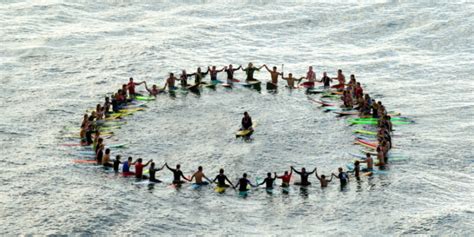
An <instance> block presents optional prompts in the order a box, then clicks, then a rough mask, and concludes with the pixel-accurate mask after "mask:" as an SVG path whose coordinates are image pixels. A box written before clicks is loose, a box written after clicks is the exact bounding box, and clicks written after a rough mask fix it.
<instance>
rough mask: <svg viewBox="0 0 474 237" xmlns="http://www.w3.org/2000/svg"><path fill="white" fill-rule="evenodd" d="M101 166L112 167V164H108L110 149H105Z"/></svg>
mask: <svg viewBox="0 0 474 237" xmlns="http://www.w3.org/2000/svg"><path fill="white" fill-rule="evenodd" d="M102 165H103V166H105V167H112V166H113V164H112V163H110V149H109V148H107V149H105V154H104V156H103V157H102Z"/></svg>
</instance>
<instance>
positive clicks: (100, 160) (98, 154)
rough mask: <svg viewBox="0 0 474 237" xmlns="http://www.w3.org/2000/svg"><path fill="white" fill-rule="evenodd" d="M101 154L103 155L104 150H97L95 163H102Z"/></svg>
mask: <svg viewBox="0 0 474 237" xmlns="http://www.w3.org/2000/svg"><path fill="white" fill-rule="evenodd" d="M102 156H104V151H103V150H99V151H97V164H102Z"/></svg>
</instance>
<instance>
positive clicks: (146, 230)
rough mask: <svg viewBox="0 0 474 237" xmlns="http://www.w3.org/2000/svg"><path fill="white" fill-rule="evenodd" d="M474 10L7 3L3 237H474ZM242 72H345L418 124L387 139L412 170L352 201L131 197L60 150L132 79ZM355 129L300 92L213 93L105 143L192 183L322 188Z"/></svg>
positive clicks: (328, 195)
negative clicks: (273, 178)
mask: <svg viewBox="0 0 474 237" xmlns="http://www.w3.org/2000/svg"><path fill="white" fill-rule="evenodd" d="M473 12H474V5H473V4H472V2H469V1H459V2H457V1H446V2H434V1H419V2H411V1H370V2H358V1H340V2H332V1H314V2H313V1H296V2H286V1H245V2H240V1H226V2H220V1H177V2H175V1H173V2H171V1H170V2H168V1H163V2H157V3H155V2H145V3H136V2H128V1H110V2H102V3H100V2H99V3H97V2H62V1H38V2H16V1H9V2H2V3H1V4H0V36H1V37H0V46H1V47H0V80H1V83H0V85H1V88H0V89H1V91H2V93H0V108H1V109H2V111H3V113H2V114H1V116H0V146H1V150H2V152H1V155H0V161H1V163H2V169H1V170H2V171H1V172H0V180H1V185H0V234H1V235H16V234H85V235H88V234H107V235H115V234H132V235H142V234H148V235H244V234H246V235H251V234H255V235H364V236H367V235H380V234H387V235H405V234H410V235H411V234H433V235H445V236H452V235H465V236H470V235H473V234H474V230H473V229H474V228H473V226H474V204H473V193H474V187H473V181H474V180H473V174H474V172H473V167H474V152H473V148H472V147H473V145H474V119H473V118H474V102H473V101H474V93H473V90H474V78H473V74H474V67H473V65H474V37H473V35H474V32H473V31H474V30H473V29H474V27H473V25H474V14H473ZM248 62H253V63H254V64H257V65H261V64H263V63H265V64H268V65H269V66H270V65H277V66H278V67H281V65H282V64H284V71H285V72H293V74H295V75H298V76H300V75H301V76H303V75H304V73H305V71H306V69H307V67H308V66H309V65H312V66H313V67H314V68H315V71H316V73H317V74H318V77H321V73H322V72H323V71H327V72H328V73H329V75H331V76H334V75H335V73H336V70H337V69H339V68H341V69H343V71H344V72H345V74H346V76H347V77H348V76H349V75H350V74H355V75H356V77H357V79H358V80H360V81H361V82H362V83H363V85H364V87H365V90H366V91H368V92H370V94H371V95H372V96H373V97H375V98H377V99H380V100H382V101H383V103H384V104H385V105H386V106H387V108H388V109H389V110H394V111H397V112H401V113H402V115H405V116H409V117H410V118H412V119H414V120H415V121H416V123H415V124H413V125H406V126H397V127H396V129H397V132H398V133H399V134H400V136H397V137H394V145H395V146H396V147H397V148H395V149H394V152H396V153H398V154H401V155H403V156H406V157H409V158H410V159H409V160H408V161H405V162H399V163H393V164H391V165H390V167H389V171H388V174H387V175H379V176H374V177H371V178H363V179H362V180H361V181H360V182H357V181H355V180H352V181H351V182H350V184H349V185H348V188H347V189H346V190H344V191H341V190H340V188H339V185H338V183H337V182H335V181H333V183H332V184H331V185H330V187H328V188H327V189H324V190H322V189H320V188H319V185H317V180H316V179H315V178H314V176H313V177H311V178H310V181H311V182H313V183H314V184H313V185H312V187H310V188H309V189H307V190H300V189H298V188H297V187H294V188H293V189H292V190H291V191H290V193H289V194H288V195H285V194H282V193H281V192H280V190H278V189H277V190H275V192H274V193H273V194H272V195H269V194H267V193H266V192H265V191H264V190H262V189H254V190H252V191H251V192H250V193H249V195H248V197H246V198H242V197H240V196H239V195H237V194H236V193H235V192H233V191H230V190H229V191H227V192H226V193H225V194H217V193H215V192H214V191H213V190H212V188H202V189H201V190H191V189H190V187H189V185H184V186H183V187H182V188H181V189H178V190H176V189H173V188H170V187H169V186H168V184H166V183H165V184H157V185H154V186H148V185H142V184H136V183H135V180H134V179H130V178H123V177H120V176H116V175H114V174H111V173H110V172H107V171H104V170H103V169H101V168H98V167H96V166H93V165H78V164H74V163H73V162H72V161H73V160H74V159H77V158H78V157H77V156H75V155H74V154H75V152H76V151H75V150H77V149H76V148H70V147H63V146H60V144H64V143H71V142H75V140H70V139H67V138H64V132H65V131H64V127H65V126H79V123H80V121H81V117H82V115H83V113H84V112H85V111H86V110H87V109H89V108H92V107H94V106H95V104H97V103H99V102H102V100H103V96H104V95H105V94H106V93H110V92H113V91H115V90H116V89H118V87H119V86H120V85H121V84H122V83H125V82H127V80H128V77H134V78H135V80H137V81H142V80H146V81H147V82H148V83H149V84H152V83H156V84H159V85H163V84H164V81H163V80H164V78H165V77H166V75H167V74H168V73H169V72H175V73H178V72H180V70H182V69H187V71H188V72H192V71H194V70H195V68H196V67H199V66H201V67H206V66H208V65H217V66H218V67H221V66H223V65H227V64H230V63H232V64H234V65H240V64H246V63H248ZM220 77H221V78H222V79H223V78H224V75H223V74H220ZM236 77H237V78H243V74H242V73H237V74H236ZM256 77H257V78H259V79H261V80H268V79H269V75H268V73H266V72H264V71H262V72H259V73H257V74H256ZM139 90H141V89H139ZM314 98H318V96H314ZM243 111H249V112H250V114H251V115H252V117H253V119H254V120H256V121H257V123H258V125H257V127H256V132H255V134H254V136H253V137H254V140H253V141H252V142H250V143H246V142H242V141H241V140H236V139H235V138H234V132H235V130H236V129H237V128H238V126H239V122H240V118H241V114H242V112H243ZM353 129H355V128H354V127H349V126H347V122H346V121H345V120H344V119H340V118H336V117H334V115H333V114H331V113H324V112H323V111H322V109H321V108H320V107H319V106H318V105H317V104H314V103H311V102H310V101H309V100H308V99H307V96H306V95H305V94H304V93H303V91H302V90H293V91H289V90H287V89H286V88H283V87H281V88H280V90H279V91H278V93H276V94H271V93H268V92H267V91H266V90H262V91H261V92H257V91H255V90H249V89H247V88H241V87H237V88H234V89H233V90H225V89H223V88H222V87H218V88H217V89H216V90H215V91H213V90H208V89H204V90H203V91H202V94H201V96H196V95H194V94H191V93H190V94H181V93H178V94H177V95H176V97H170V96H167V95H162V96H159V97H158V99H157V100H156V101H152V102H150V103H148V108H147V110H146V111H144V112H137V113H135V114H134V116H131V117H127V124H126V125H124V126H122V129H120V130H117V131H116V132H115V136H114V138H113V139H117V140H118V141H117V142H123V143H127V148H126V149H116V150H113V151H112V155H116V154H121V155H122V156H133V157H135V158H138V157H142V158H143V159H145V160H148V159H153V160H154V161H155V162H156V163H157V164H159V165H161V164H163V163H164V162H168V163H169V164H170V165H175V164H178V163H180V164H181V165H182V170H183V171H184V172H185V174H186V175H189V174H191V172H192V171H194V170H196V168H197V166H199V165H203V166H204V171H205V173H206V174H207V175H208V176H209V177H214V176H215V175H216V174H217V172H218V170H219V168H225V170H226V174H227V175H228V176H229V177H230V178H231V179H232V180H233V181H235V179H236V178H238V177H240V176H241V175H242V173H243V172H247V173H248V174H249V175H250V179H251V180H252V181H254V180H255V178H256V177H263V176H264V175H265V174H266V172H278V173H279V174H281V173H282V172H283V171H285V170H288V169H289V167H290V166H291V165H293V166H295V167H296V168H300V167H303V166H304V167H306V168H308V169H312V168H313V167H318V172H320V173H323V174H327V175H328V174H330V173H331V172H336V170H337V168H338V167H341V166H342V167H344V165H345V164H347V163H349V162H352V160H353V158H352V157H351V156H350V155H349V154H348V152H357V150H358V149H359V147H356V146H355V145H353V144H352V141H353V137H352V130H353ZM159 177H160V178H161V179H163V180H165V181H166V180H169V179H171V173H170V172H168V171H162V172H160V173H159ZM296 179H297V178H296Z"/></svg>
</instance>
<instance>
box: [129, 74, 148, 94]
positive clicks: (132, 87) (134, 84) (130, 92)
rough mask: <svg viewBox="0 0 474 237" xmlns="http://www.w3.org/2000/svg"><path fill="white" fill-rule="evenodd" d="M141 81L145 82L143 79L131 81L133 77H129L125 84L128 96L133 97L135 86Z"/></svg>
mask: <svg viewBox="0 0 474 237" xmlns="http://www.w3.org/2000/svg"><path fill="white" fill-rule="evenodd" d="M143 83H145V81H142V82H133V78H132V77H130V79H129V82H128V84H127V86H126V88H127V89H128V94H129V95H130V98H135V96H136V92H135V86H138V85H141V84H143Z"/></svg>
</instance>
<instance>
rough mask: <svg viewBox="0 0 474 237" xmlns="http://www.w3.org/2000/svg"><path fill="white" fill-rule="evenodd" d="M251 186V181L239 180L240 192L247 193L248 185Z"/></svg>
mask: <svg viewBox="0 0 474 237" xmlns="http://www.w3.org/2000/svg"><path fill="white" fill-rule="evenodd" d="M249 184H250V181H249V180H248V179H246V178H241V179H239V191H241V192H245V191H248V189H247V185H249Z"/></svg>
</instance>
